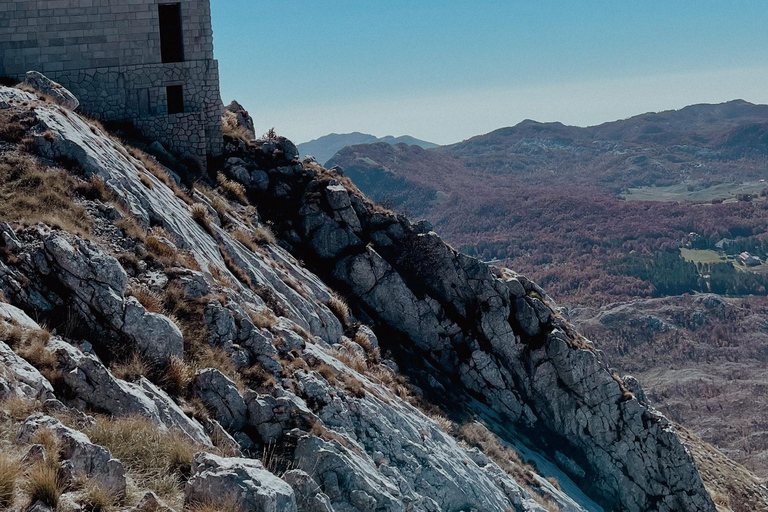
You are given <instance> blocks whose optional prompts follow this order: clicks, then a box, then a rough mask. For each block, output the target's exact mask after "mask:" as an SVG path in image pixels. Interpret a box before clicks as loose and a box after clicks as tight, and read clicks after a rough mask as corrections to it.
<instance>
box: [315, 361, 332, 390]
mask: <svg viewBox="0 0 768 512" xmlns="http://www.w3.org/2000/svg"><path fill="white" fill-rule="evenodd" d="M315 371H316V372H317V373H319V374H320V375H322V376H323V378H324V379H325V380H327V381H328V384H330V385H331V386H335V385H336V382H337V381H336V370H334V369H333V368H332V367H331V366H330V365H329V364H327V363H320V364H319V365H318V366H317V368H315Z"/></svg>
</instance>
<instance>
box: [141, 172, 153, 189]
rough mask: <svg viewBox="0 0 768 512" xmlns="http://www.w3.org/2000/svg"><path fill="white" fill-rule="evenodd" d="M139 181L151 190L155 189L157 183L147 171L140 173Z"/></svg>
mask: <svg viewBox="0 0 768 512" xmlns="http://www.w3.org/2000/svg"><path fill="white" fill-rule="evenodd" d="M139 181H140V182H141V184H142V185H144V186H145V187H147V188H148V189H149V190H155V185H154V183H152V180H150V179H149V176H147V175H146V174H145V173H143V172H141V173H139Z"/></svg>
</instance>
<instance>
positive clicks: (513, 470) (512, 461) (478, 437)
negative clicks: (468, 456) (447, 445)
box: [457, 421, 538, 485]
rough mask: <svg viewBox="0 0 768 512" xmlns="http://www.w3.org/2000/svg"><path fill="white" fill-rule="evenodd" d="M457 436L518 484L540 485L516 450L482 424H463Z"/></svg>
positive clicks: (473, 422)
mask: <svg viewBox="0 0 768 512" xmlns="http://www.w3.org/2000/svg"><path fill="white" fill-rule="evenodd" d="M457 436H458V438H459V439H461V440H462V441H464V442H466V443H468V444H469V445H471V446H474V447H477V448H479V449H480V450H481V451H482V452H483V453H484V454H485V455H487V456H488V457H490V459H491V460H493V461H494V462H495V463H496V464H498V465H499V467H500V468H501V469H503V470H504V471H505V472H507V473H508V474H509V475H510V476H512V477H513V478H514V479H515V480H516V481H517V482H518V483H521V484H522V483H526V484H529V485H538V482H537V481H536V479H535V478H534V477H533V468H532V467H531V466H529V465H527V464H525V463H524V462H523V461H522V459H520V456H519V455H518V454H517V452H516V451H515V450H513V449H512V448H509V447H508V446H505V445H504V444H502V443H501V441H499V438H498V437H497V436H496V434H494V433H493V432H491V431H490V430H488V428H486V426H485V425H483V424H482V423H478V422H476V421H472V422H469V423H465V424H463V425H462V426H461V427H459V429H458V431H457Z"/></svg>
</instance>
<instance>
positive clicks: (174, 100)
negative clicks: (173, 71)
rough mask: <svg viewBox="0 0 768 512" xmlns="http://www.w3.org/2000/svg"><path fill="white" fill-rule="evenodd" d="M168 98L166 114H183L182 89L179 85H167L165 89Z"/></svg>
mask: <svg viewBox="0 0 768 512" xmlns="http://www.w3.org/2000/svg"><path fill="white" fill-rule="evenodd" d="M165 91H166V94H167V96H168V114H183V113H184V87H182V86H181V85H169V86H168V87H166V88H165Z"/></svg>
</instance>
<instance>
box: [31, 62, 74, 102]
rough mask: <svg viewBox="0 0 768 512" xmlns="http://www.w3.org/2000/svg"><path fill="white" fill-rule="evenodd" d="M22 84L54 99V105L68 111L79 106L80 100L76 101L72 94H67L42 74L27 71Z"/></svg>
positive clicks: (65, 90)
mask: <svg viewBox="0 0 768 512" xmlns="http://www.w3.org/2000/svg"><path fill="white" fill-rule="evenodd" d="M24 84H25V85H28V86H30V87H32V88H33V89H35V90H36V91H38V92H41V93H43V94H47V95H48V96H50V97H51V98H53V99H54V101H55V102H56V103H58V104H59V105H61V106H62V107H64V108H67V109H69V110H76V109H77V107H79V106H80V100H78V99H77V98H76V97H75V95H74V94H72V93H71V92H69V90H67V89H66V88H65V87H64V86H62V85H61V84H59V83H57V82H54V81H53V80H51V79H49V78H48V77H46V76H45V75H43V74H42V73H39V72H37V71H27V74H26V76H25V77H24Z"/></svg>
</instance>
